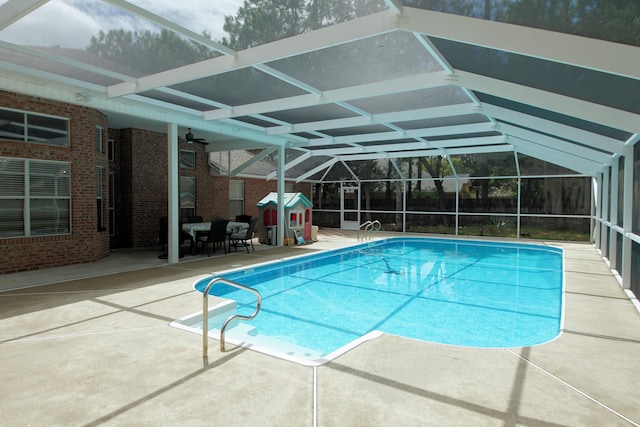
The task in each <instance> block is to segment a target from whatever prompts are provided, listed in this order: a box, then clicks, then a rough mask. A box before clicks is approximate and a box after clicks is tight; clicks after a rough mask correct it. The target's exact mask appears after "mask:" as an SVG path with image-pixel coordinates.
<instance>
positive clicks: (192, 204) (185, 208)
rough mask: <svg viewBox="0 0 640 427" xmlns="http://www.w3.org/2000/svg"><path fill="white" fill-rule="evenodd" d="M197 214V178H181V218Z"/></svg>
mask: <svg viewBox="0 0 640 427" xmlns="http://www.w3.org/2000/svg"><path fill="white" fill-rule="evenodd" d="M195 214H196V178H195V177H193V176H181V177H180V218H187V217H190V216H193V215H195Z"/></svg>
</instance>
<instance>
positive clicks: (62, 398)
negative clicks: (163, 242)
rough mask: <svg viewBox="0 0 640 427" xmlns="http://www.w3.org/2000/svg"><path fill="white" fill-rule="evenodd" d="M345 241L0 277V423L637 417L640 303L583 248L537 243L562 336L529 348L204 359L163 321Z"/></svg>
mask: <svg viewBox="0 0 640 427" xmlns="http://www.w3.org/2000/svg"><path fill="white" fill-rule="evenodd" d="M353 243H356V239H355V232H351V233H350V232H344V231H342V232H341V231H339V230H335V231H334V230H326V229H325V230H320V234H319V241H318V242H316V243H313V244H311V245H308V246H302V247H293V248H288V247H283V248H276V247H270V246H266V245H256V252H252V253H251V254H247V253H246V252H244V251H241V250H239V251H238V253H237V254H236V253H235V252H232V254H231V255H227V256H224V255H217V256H215V257H211V258H207V257H206V256H205V257H200V258H195V257H194V258H191V259H184V258H183V259H181V262H180V263H178V264H173V265H168V264H166V261H161V260H158V259H157V254H154V253H151V255H150V254H149V253H146V254H145V253H144V252H142V251H139V252H134V253H133V254H132V253H131V252H126V251H125V252H123V253H115V254H114V255H113V256H111V257H109V258H107V259H105V260H102V261H99V262H97V263H91V264H83V265H78V266H70V267H63V268H56V269H48V270H43V271H38V272H25V273H15V274H11V275H5V276H0V289H14V288H16V289H14V290H7V291H5V292H0V367H1V368H0V369H1V371H0V372H1V373H0V393H1V396H2V398H1V399H0V425H6V426H23V425H30V426H44V425H47V426H54V425H60V426H62V425H64V426H71V425H73V426H102V425H105V426H119V425H152V426H159V425H162V426H165V425H169V426H171V425H176V426H178V425H179V426H209V425H229V426H240V425H242V426H245V425H255V426H283V425H286V426H314V425H318V426H386V425H405V426H417V425H420V426H423V425H427V426H430V425H433V426H442V425H456V426H458V425H474V426H477V425H489V426H492V425H496V426H498V425H499V426H505V425H507V426H516V425H523V426H543V425H544V426H577V425H580V426H603V425H606V426H629V425H639V424H640V406H639V405H638V404H637V395H638V393H639V392H640V386H639V385H638V384H640V363H638V360H639V358H638V355H639V354H640V314H639V313H638V311H637V310H636V308H635V307H634V306H633V304H632V303H631V302H630V300H629V298H628V297H627V295H626V294H625V293H624V291H623V290H622V289H621V287H620V285H619V284H618V282H617V281H616V279H615V278H614V276H613V275H612V274H611V272H610V271H609V269H608V267H607V265H606V264H605V263H604V262H603V261H602V259H601V258H600V256H599V254H598V253H597V251H596V250H595V249H594V247H593V246H592V245H590V244H583V243H565V242H552V243H551V244H553V245H554V246H559V247H562V248H564V249H565V251H566V252H565V261H566V263H565V270H566V285H565V323H564V331H563V333H562V334H561V335H560V337H558V338H557V339H556V340H554V341H552V342H550V343H547V344H543V345H539V346H534V347H525V348H509V349H476V348H463V347H455V346H447V345H441V344H433V343H427V342H422V341H416V340H411V339H406V338H401V337H396V336H391V335H383V336H382V337H380V338H377V339H374V340H372V341H369V342H366V343H364V344H362V345H360V346H359V347H357V348H355V349H353V350H351V351H350V352H348V353H346V354H345V355H343V356H340V357H339V358H337V359H335V360H334V361H333V362H330V363H328V364H326V365H323V366H320V367H317V368H312V367H305V366H301V365H296V364H294V363H291V362H287V361H284V360H280V359H276V358H273V357H270V356H267V355H264V354H261V353H257V352H254V351H250V350H246V349H242V348H237V347H233V346H230V345H227V351H226V352H224V353H221V352H220V351H219V350H218V341H217V340H210V341H209V357H208V359H207V360H204V359H203V358H202V355H201V352H202V338H201V336H200V335H197V334H192V333H188V332H185V331H182V330H179V329H176V328H173V327H170V326H169V323H170V322H171V321H173V320H175V319H178V318H180V317H183V316H185V315H188V314H191V313H194V312H196V311H198V310H201V301H202V298H201V294H200V293H197V292H196V291H193V290H192V287H191V286H192V284H193V282H194V280H196V279H197V278H200V277H203V276H205V275H208V274H210V273H212V272H215V271H222V270H226V269H229V268H232V267H234V266H238V265H243V266H244V265H251V264H255V263H259V262H265V261H269V260H276V259H282V258H286V257H289V256H293V255H297V254H301V253H307V252H309V251H317V250H325V249H332V248H336V247H344V246H345V245H347V244H353ZM539 243H543V242H539ZM89 276H94V277H89ZM48 283H49V284H48ZM17 288H20V289H17ZM346 321H348V320H346Z"/></svg>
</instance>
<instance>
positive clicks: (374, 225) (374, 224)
mask: <svg viewBox="0 0 640 427" xmlns="http://www.w3.org/2000/svg"><path fill="white" fill-rule="evenodd" d="M363 227H364V236H363V237H362V241H363V242H364V241H365V240H371V233H373V232H376V231H380V229H381V228H382V224H381V223H380V221H378V220H377V219H376V220H373V221H365V222H363V223H362V224H360V226H359V227H358V242H359V241H360V230H361V229H362V228H363Z"/></svg>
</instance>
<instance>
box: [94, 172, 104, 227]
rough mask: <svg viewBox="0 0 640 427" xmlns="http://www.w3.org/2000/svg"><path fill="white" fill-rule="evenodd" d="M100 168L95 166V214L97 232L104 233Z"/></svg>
mask: <svg viewBox="0 0 640 427" xmlns="http://www.w3.org/2000/svg"><path fill="white" fill-rule="evenodd" d="M102 172H103V171H102V166H96V212H97V215H98V216H97V223H98V231H104V230H105V228H104V210H103V209H104V203H103V197H102Z"/></svg>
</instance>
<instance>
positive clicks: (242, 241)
mask: <svg viewBox="0 0 640 427" xmlns="http://www.w3.org/2000/svg"><path fill="white" fill-rule="evenodd" d="M257 222H258V218H253V219H251V221H250V222H249V228H247V231H246V232H242V233H231V235H230V236H229V251H231V246H232V245H233V247H234V248H236V251H237V250H238V246H244V247H246V248H247V253H249V244H251V249H253V251H254V252H255V251H256V248H254V247H253V229H254V228H255V227H256V223H257Z"/></svg>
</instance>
